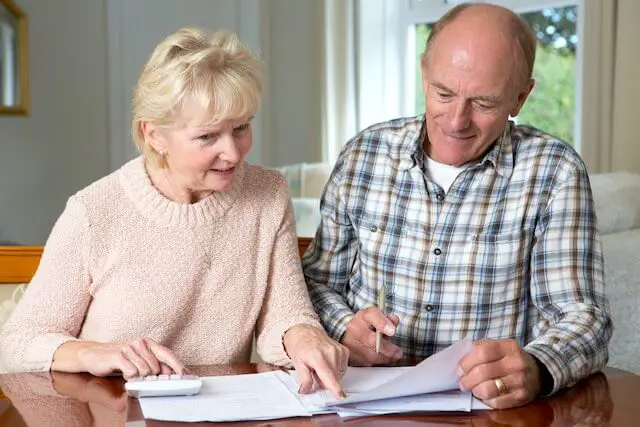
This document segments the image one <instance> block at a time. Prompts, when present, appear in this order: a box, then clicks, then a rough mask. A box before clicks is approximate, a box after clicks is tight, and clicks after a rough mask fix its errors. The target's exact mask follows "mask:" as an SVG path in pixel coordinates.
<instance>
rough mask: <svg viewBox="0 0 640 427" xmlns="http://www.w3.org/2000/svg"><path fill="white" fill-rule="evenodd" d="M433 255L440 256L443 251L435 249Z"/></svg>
mask: <svg viewBox="0 0 640 427" xmlns="http://www.w3.org/2000/svg"><path fill="white" fill-rule="evenodd" d="M433 253H434V254H436V255H440V254H441V253H442V250H441V249H440V248H435V249H434V250H433Z"/></svg>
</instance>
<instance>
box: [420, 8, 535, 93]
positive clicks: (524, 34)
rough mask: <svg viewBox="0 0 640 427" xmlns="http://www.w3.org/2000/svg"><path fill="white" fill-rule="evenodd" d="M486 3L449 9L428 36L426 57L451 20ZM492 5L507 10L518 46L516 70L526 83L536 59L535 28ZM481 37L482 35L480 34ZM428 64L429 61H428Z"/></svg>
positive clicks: (427, 58) (514, 15)
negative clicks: (473, 7)
mask: <svg viewBox="0 0 640 427" xmlns="http://www.w3.org/2000/svg"><path fill="white" fill-rule="evenodd" d="M483 4H484V3H461V4H458V5H456V6H454V7H453V8H451V9H449V10H448V11H447V13H445V14H444V15H442V17H441V18H440V19H439V20H438V21H437V22H436V23H435V24H433V27H432V28H431V32H430V33H429V37H427V43H426V46H425V59H426V60H427V61H429V52H430V51H431V48H432V47H433V44H434V43H435V40H436V38H437V37H438V34H439V33H441V32H442V30H443V29H444V28H445V27H446V26H447V25H448V24H450V23H451V22H453V21H454V20H455V19H456V18H457V17H458V16H459V15H460V14H462V12H464V11H465V10H467V9H469V8H471V7H472V6H476V5H483ZM492 7H496V8H500V9H503V10H504V11H505V12H507V13H506V14H507V16H508V18H507V21H508V22H507V24H508V27H509V30H510V33H511V35H512V36H513V38H514V40H515V42H516V44H517V46H518V56H519V58H518V63H517V64H516V67H517V69H516V71H517V73H518V77H519V82H520V83H521V84H525V83H526V82H528V81H529V79H530V78H531V76H532V75H533V65H534V63H535V61H536V45H537V39H536V35H535V34H534V32H533V29H531V27H530V26H529V24H528V23H527V21H525V20H524V19H522V17H521V16H520V15H518V14H517V13H515V12H513V11H511V10H510V9H507V8H505V7H502V6H495V5H493V6H492ZM479 37H482V35H480V36H479ZM427 64H428V62H427Z"/></svg>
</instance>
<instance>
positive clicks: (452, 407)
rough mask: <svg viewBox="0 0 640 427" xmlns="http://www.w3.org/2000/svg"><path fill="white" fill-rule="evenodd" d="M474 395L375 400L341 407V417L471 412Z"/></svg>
mask: <svg viewBox="0 0 640 427" xmlns="http://www.w3.org/2000/svg"><path fill="white" fill-rule="evenodd" d="M472 398H473V397H472V394H471V393H469V392H462V391H451V392H446V393H430V394H423V395H419V396H406V397H399V398H396V399H385V400H374V401H371V402H361V403H354V404H353V405H344V406H341V407H340V408H339V410H338V415H340V416H341V417H354V416H358V417H361V416H363V415H382V414H398V413H404V412H443V411H447V412H470V411H471V405H472V403H471V401H472Z"/></svg>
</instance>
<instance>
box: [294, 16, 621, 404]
mask: <svg viewBox="0 0 640 427" xmlns="http://www.w3.org/2000/svg"><path fill="white" fill-rule="evenodd" d="M535 46H536V40H535V37H534V35H533V33H532V31H531V29H530V28H529V27H528V26H527V24H526V23H525V22H524V21H523V20H522V19H521V18H520V17H519V16H518V15H516V14H514V13H513V12H511V11H509V10H508V9H504V8H501V7H498V6H492V5H482V4H471V5H470V4H465V5H460V6H458V7H456V8H454V9H452V10H451V11H450V12H449V13H448V14H446V15H445V16H444V17H443V18H442V19H440V21H439V22H437V23H436V24H435V26H434V28H433V30H432V32H431V34H430V36H429V39H428V41H427V46H426V49H425V52H424V54H423V57H422V81H423V86H424V93H425V96H426V113H425V115H424V116H419V117H414V118H402V119H397V120H392V121H390V122H386V123H382V124H378V125H375V126H372V127H370V128H368V129H366V130H364V131H363V132H361V133H360V134H358V135H356V137H354V138H353V139H352V140H351V141H349V142H348V143H347V144H346V146H345V147H344V150H343V152H342V154H341V156H340V158H339V159H338V161H337V164H336V166H335V169H334V170H333V173H332V175H331V178H330V180H329V182H328V184H327V186H326V188H325V191H324V193H323V197H322V202H321V213H322V223H321V225H320V227H319V229H318V232H317V234H316V238H315V240H314V242H313V243H312V245H311V246H310V248H309V249H308V251H307V253H306V254H305V256H304V259H303V266H304V272H305V276H306V280H307V284H308V287H309V290H310V293H311V296H312V300H313V302H314V306H315V309H316V311H317V312H318V313H319V315H320V318H321V319H322V321H323V324H324V326H325V328H326V329H327V331H328V332H329V333H330V334H331V335H332V336H333V337H334V338H335V339H337V340H340V342H342V343H343V344H344V345H346V346H347V347H349V349H350V351H351V363H353V364H360V365H373V364H386V363H392V362H394V361H396V360H398V359H400V358H403V357H404V358H409V359H413V358H418V359H419V358H424V357H428V356H430V355H431V354H433V353H434V352H436V351H439V350H441V349H443V348H445V347H446V346H448V345H450V344H452V343H454V342H456V341H458V340H460V339H463V338H465V337H470V338H472V339H473V340H474V342H473V346H472V350H471V352H470V353H469V354H467V355H466V356H465V357H464V358H463V359H462V360H461V362H460V364H459V374H460V388H461V389H463V390H471V391H472V392H473V394H474V395H475V396H476V397H478V398H480V399H482V400H483V401H484V402H485V403H487V404H488V405H489V406H491V407H493V408H508V407H514V406H518V405H522V404H524V403H526V402H529V401H531V400H532V399H534V398H536V397H537V396H540V395H548V394H551V393H554V392H556V391H557V390H559V389H561V388H563V387H566V386H569V385H571V384H573V383H575V382H576V381H578V380H579V379H581V378H583V377H585V376H587V375H589V374H590V373H592V372H595V371H597V370H599V369H600V368H601V367H602V366H603V365H604V364H605V363H606V362H607V358H608V351H607V345H608V342H609V339H610V337H611V333H612V324H611V320H610V316H609V308H608V302H607V299H606V297H605V294H604V283H603V282H604V280H603V257H602V250H601V245H600V241H599V236H598V232H597V229H596V217H595V212H594V205H593V200H592V195H591V188H590V185H589V179H588V176H587V171H586V168H585V166H584V164H583V162H582V161H581V160H580V158H579V156H578V155H577V154H576V152H575V151H574V150H573V149H572V148H571V147H570V146H568V145H567V144H566V143H564V142H562V141H559V140H557V139H556V138H554V137H552V136H550V135H548V134H545V133H543V132H541V131H539V130H537V129H534V128H532V127H529V126H516V125H515V124H514V123H512V122H511V121H509V116H517V115H518V112H519V111H520V109H521V107H522V105H523V104H524V103H525V101H526V99H527V97H528V95H529V93H530V92H531V90H532V88H533V86H534V81H533V80H532V78H531V75H532V68H533V63H534V59H535ZM383 285H384V287H385V289H386V308H387V311H386V313H383V312H382V311H381V310H379V309H378V308H376V307H375V306H376V301H377V298H378V295H379V292H380V289H381V288H382V286H383ZM375 331H381V332H382V333H383V334H384V335H385V339H384V340H383V343H382V347H381V349H380V353H379V354H378V353H377V352H376V349H375V347H376V346H375V342H376V339H375Z"/></svg>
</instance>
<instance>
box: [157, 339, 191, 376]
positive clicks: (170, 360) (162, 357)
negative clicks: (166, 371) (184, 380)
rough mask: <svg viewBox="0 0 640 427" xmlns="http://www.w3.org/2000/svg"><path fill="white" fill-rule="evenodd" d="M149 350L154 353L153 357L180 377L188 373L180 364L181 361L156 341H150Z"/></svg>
mask: <svg viewBox="0 0 640 427" xmlns="http://www.w3.org/2000/svg"><path fill="white" fill-rule="evenodd" d="M149 349H150V350H151V352H152V353H153V355H154V356H155V357H156V358H157V360H159V361H160V362H162V363H164V364H165V365H167V366H168V367H169V368H171V369H172V370H173V372H175V373H176V374H178V375H184V374H185V372H186V368H185V366H184V365H183V364H182V362H180V360H179V359H178V358H177V357H176V355H175V354H174V353H173V352H172V351H171V350H169V349H168V348H167V347H165V346H163V345H161V344H158V343H157V342H155V341H151V340H149Z"/></svg>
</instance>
